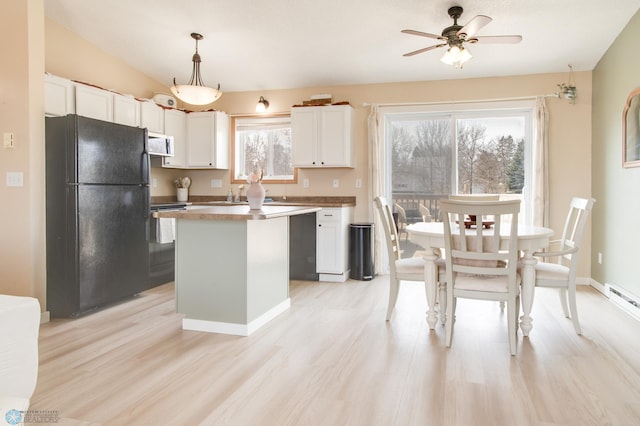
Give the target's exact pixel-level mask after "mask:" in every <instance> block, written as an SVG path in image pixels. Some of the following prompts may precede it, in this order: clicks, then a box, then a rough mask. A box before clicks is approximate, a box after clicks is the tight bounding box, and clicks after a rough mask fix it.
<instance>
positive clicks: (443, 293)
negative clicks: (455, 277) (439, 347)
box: [438, 283, 447, 325]
mask: <svg viewBox="0 0 640 426" xmlns="http://www.w3.org/2000/svg"><path fill="white" fill-rule="evenodd" d="M438 288H439V289H440V294H439V296H440V322H441V323H442V325H445V324H446V322H447V284H446V283H438Z"/></svg>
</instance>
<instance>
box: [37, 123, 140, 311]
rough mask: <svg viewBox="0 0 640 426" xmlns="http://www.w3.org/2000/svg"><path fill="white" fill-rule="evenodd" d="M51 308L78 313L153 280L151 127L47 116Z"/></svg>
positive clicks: (49, 289)
mask: <svg viewBox="0 0 640 426" xmlns="http://www.w3.org/2000/svg"><path fill="white" fill-rule="evenodd" d="M45 130H46V209H47V210H46V217H47V219H46V224H47V231H46V232H47V309H48V310H49V311H50V312H51V315H52V316H55V317H75V316H78V315H81V314H84V313H87V312H89V311H91V310H93V309H95V308H99V307H103V306H106V305H108V304H111V303H114V302H117V301H120V300H123V299H125V298H127V297H130V296H133V295H135V294H136V293H139V292H141V291H143V290H146V289H147V288H149V202H150V193H149V156H148V153H147V130H146V129H140V128H137V127H129V126H123V125H119V124H114V123H109V122H106V121H100V120H94V119H90V118H86V117H80V116H77V115H67V116H64V117H47V118H46V127H45Z"/></svg>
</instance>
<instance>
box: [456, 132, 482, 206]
mask: <svg viewBox="0 0 640 426" xmlns="http://www.w3.org/2000/svg"><path fill="white" fill-rule="evenodd" d="M485 133H486V128H485V127H484V126H480V125H477V124H471V125H467V124H465V123H464V122H462V121H460V122H459V126H458V191H459V192H460V193H463V194H464V193H469V194H471V193H473V187H474V184H475V183H476V182H474V172H475V168H476V162H477V160H478V155H479V154H480V149H481V148H482V144H483V143H484V140H485Z"/></svg>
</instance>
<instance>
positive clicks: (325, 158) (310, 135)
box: [291, 105, 353, 167]
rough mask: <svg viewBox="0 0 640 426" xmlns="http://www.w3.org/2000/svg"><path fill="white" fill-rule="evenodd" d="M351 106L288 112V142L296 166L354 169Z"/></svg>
mask: <svg viewBox="0 0 640 426" xmlns="http://www.w3.org/2000/svg"><path fill="white" fill-rule="evenodd" d="M352 115H353V108H352V107H351V106H350V105H331V106H317V107H297V108H292V109H291V143H292V157H293V165H294V166H296V167H353V144H352V141H351V139H352V126H351V121H352Z"/></svg>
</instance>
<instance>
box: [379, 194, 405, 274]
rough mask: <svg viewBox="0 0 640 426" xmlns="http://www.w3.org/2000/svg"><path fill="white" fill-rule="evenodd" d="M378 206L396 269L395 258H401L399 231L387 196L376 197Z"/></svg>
mask: <svg viewBox="0 0 640 426" xmlns="http://www.w3.org/2000/svg"><path fill="white" fill-rule="evenodd" d="M376 207H377V208H378V213H379V214H380V220H381V222H382V227H383V228H384V236H385V239H386V241H387V253H388V255H389V264H390V267H391V268H393V269H394V270H395V260H397V259H400V243H399V242H398V231H397V230H396V225H395V222H394V221H393V213H392V212H391V207H390V206H389V203H388V202H387V199H386V198H385V197H376Z"/></svg>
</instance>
